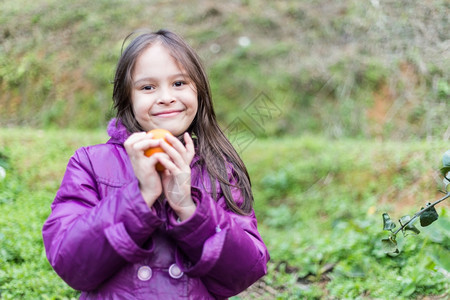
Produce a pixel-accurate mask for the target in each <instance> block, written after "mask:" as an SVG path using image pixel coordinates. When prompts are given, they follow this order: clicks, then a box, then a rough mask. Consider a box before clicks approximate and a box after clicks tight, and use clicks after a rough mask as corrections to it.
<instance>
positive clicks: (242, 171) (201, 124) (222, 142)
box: [113, 29, 253, 214]
mask: <svg viewBox="0 0 450 300" xmlns="http://www.w3.org/2000/svg"><path fill="white" fill-rule="evenodd" d="M134 34H135V33H132V34H130V35H129V36H128V37H127V38H125V40H124V44H125V42H126V41H127V40H128V39H129V38H130V37H131V36H133V35H134ZM157 41H158V42H161V44H162V45H163V46H164V47H166V49H168V50H169V51H170V53H171V54H172V56H173V57H174V58H175V60H176V61H177V62H178V63H179V64H181V65H182V66H183V67H184V68H185V70H186V71H187V73H188V75H189V77H190V78H191V79H192V81H193V82H194V84H195V86H196V88H197V101H198V110H197V114H196V116H195V118H194V120H193V121H192V124H191V125H190V127H189V129H188V132H190V133H191V134H192V133H193V134H195V135H196V136H197V141H196V147H197V149H196V150H197V154H198V155H199V157H200V160H199V163H200V164H201V165H204V166H205V167H206V170H207V171H208V174H209V177H210V180H211V187H212V193H213V196H214V198H217V190H216V185H215V184H214V182H215V180H218V181H219V184H220V188H221V190H222V192H223V194H224V196H225V199H226V203H227V206H228V208H229V209H230V210H231V211H233V212H236V213H238V214H248V213H250V212H251V210H252V206H253V195H252V191H251V182H250V177H249V175H248V172H247V168H246V167H245V165H244V163H243V161H242V160H241V158H240V157H239V155H238V153H237V152H236V150H235V149H234V147H233V146H232V145H231V143H230V142H229V140H228V139H227V138H226V136H225V134H224V133H223V132H222V130H221V129H220V127H219V125H218V123H217V120H216V115H215V113H214V109H213V103H212V98H211V89H210V86H209V81H208V77H207V75H206V72H205V69H204V67H203V65H202V63H201V61H200V58H199V57H198V55H197V54H196V52H195V51H194V50H193V49H192V48H191V47H190V46H189V45H188V44H187V43H186V42H185V41H184V40H183V39H182V38H181V37H180V36H179V35H177V34H175V33H173V32H171V31H168V30H163V29H161V30H159V31H157V32H147V33H141V34H139V35H138V36H137V37H136V38H134V39H133V40H132V41H131V42H130V43H129V45H128V46H127V47H126V49H125V50H124V51H123V52H122V55H121V57H120V59H119V62H118V64H117V69H116V75H115V78H114V90H113V101H114V108H115V109H116V111H117V119H118V120H120V121H121V122H122V123H123V124H124V125H125V127H126V128H127V129H128V131H129V132H137V131H142V130H143V129H142V127H141V126H140V125H139V123H138V122H137V120H136V118H135V116H134V113H133V109H132V101H131V88H132V73H133V69H134V66H135V63H136V60H137V58H138V57H139V55H140V54H141V53H142V51H144V50H145V49H147V48H148V47H149V46H151V45H153V44H154V43H155V42H157ZM227 164H231V165H232V167H233V173H232V174H231V176H232V178H233V181H235V182H236V183H235V184H231V183H230V180H229V179H228V172H227ZM230 187H233V188H238V189H239V190H240V191H241V194H242V197H243V199H244V201H243V203H242V204H241V205H238V204H237V203H236V202H235V201H234V199H233V197H232V194H231V189H230Z"/></svg>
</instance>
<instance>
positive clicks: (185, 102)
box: [131, 43, 198, 136]
mask: <svg viewBox="0 0 450 300" xmlns="http://www.w3.org/2000/svg"><path fill="white" fill-rule="evenodd" d="M132 78H133V86H132V94H131V99H132V104H133V112H134V115H135V117H136V120H137V121H138V122H139V124H140V125H141V126H142V128H143V129H144V130H145V131H149V130H151V129H155V128H164V129H167V130H169V131H170V132H171V133H172V134H173V135H175V136H180V135H181V134H183V133H184V132H185V131H186V130H187V129H188V128H189V126H190V125H191V123H192V121H193V120H194V117H195V115H196V113H197V108H198V103H197V89H196V87H195V84H194V83H193V81H192V80H191V79H190V78H189V75H188V74H187V72H186V70H185V69H184V68H183V66H181V65H179V64H178V63H177V61H176V60H175V59H174V58H173V57H172V55H171V54H170V52H169V51H168V50H167V49H166V48H165V47H164V46H162V45H161V43H155V44H153V45H151V46H150V47H148V48H147V49H145V50H144V51H143V52H142V53H141V54H140V55H139V57H138V58H137V60H136V64H135V66H134V70H133V73H132Z"/></svg>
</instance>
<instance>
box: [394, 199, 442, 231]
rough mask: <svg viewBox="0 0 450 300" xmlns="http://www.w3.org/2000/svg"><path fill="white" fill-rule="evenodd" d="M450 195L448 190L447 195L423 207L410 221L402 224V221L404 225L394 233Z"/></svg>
mask: <svg viewBox="0 0 450 300" xmlns="http://www.w3.org/2000/svg"><path fill="white" fill-rule="evenodd" d="M449 197H450V192H448V193H447V195H445V196H444V197H442V198H441V199H439V200H437V201H436V202H434V203H432V204H430V205H427V206H426V207H424V208H422V209H421V210H420V211H418V212H417V213H416V214H415V215H414V216H413V217H412V218H411V219H410V220H409V221H408V222H406V223H405V224H401V223H400V224H401V225H402V226H401V227H400V228H399V229H397V231H396V232H394V233H393V234H394V236H395V235H397V233H399V232H400V230H402V229H403V228H405V227H406V226H407V225H408V224H409V223H411V222H412V221H414V220H415V219H417V217H418V216H420V215H421V214H422V213H423V212H424V211H426V210H427V209H429V208H430V207H432V206H435V205H436V204H438V203H440V202H442V201H444V200H445V199H447V198H449Z"/></svg>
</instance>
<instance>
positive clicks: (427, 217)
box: [420, 206, 439, 227]
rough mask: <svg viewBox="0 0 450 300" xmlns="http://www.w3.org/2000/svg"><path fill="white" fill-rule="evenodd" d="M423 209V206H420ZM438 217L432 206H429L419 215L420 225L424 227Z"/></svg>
mask: <svg viewBox="0 0 450 300" xmlns="http://www.w3.org/2000/svg"><path fill="white" fill-rule="evenodd" d="M422 209H423V208H422ZM438 218H439V215H438V213H437V211H436V209H435V208H434V206H430V207H429V208H428V209H427V210H425V211H424V212H423V213H422V214H421V215H420V226H422V227H426V226H428V225H430V224H431V223H433V222H434V221H436V220H437V219H438Z"/></svg>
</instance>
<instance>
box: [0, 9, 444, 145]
mask: <svg viewBox="0 0 450 300" xmlns="http://www.w3.org/2000/svg"><path fill="white" fill-rule="evenodd" d="M449 11H450V10H449V3H448V1H445V0H442V1H439V0H437V1H436V0H435V1H415V0H412V1H379V0H371V1H356V0H339V1H331V2H330V1H323V0H305V1H264V0H239V1H236V0H235V1H225V2H219V1H143V0H132V1H118V0H113V1H110V0H99V1H88V0H79V1H60V0H46V1H44V0H38V1H29V0H28V1H27V0H15V1H2V2H1V3H0V107H1V110H0V125H1V126H15V125H29V126H38V127H43V128H48V127H76V128H85V129H92V128H98V127H104V126H105V123H106V121H107V120H108V119H109V118H110V117H111V116H112V112H111V95H112V85H111V81H112V79H113V75H114V69H115V64H116V62H117V59H118V56H119V54H120V51H121V46H122V41H123V39H124V38H125V36H126V35H127V34H129V33H130V32H132V31H133V30H136V29H140V28H149V29H151V30H157V29H159V28H168V29H172V30H174V31H176V32H178V33H180V34H181V35H182V36H184V37H185V38H186V39H187V40H188V42H189V43H190V44H191V45H192V46H193V47H194V48H195V49H197V50H198V52H199V54H200V56H201V57H202V58H203V60H204V63H205V65H206V67H207V70H208V73H209V76H210V81H211V84H212V89H213V98H214V101H215V107H216V111H217V114H218V117H219V120H220V122H221V123H222V124H223V126H224V127H226V125H227V124H229V123H231V122H232V121H233V120H234V119H235V118H236V116H237V115H239V113H240V111H241V110H242V109H243V108H244V107H245V106H246V105H247V104H248V103H250V102H251V101H252V99H254V98H255V97H257V95H258V94H259V93H260V92H264V93H265V94H266V95H267V96H268V97H269V98H270V99H271V100H272V101H274V102H275V103H277V105H278V107H280V109H281V110H282V114H281V115H280V116H279V117H277V118H276V119H274V120H272V122H270V123H269V124H266V126H265V128H264V130H263V131H259V132H257V134H258V135H259V136H273V135H286V134H295V135H299V134H302V133H305V132H311V133H318V132H320V133H324V134H326V135H327V136H330V137H381V138H398V139H409V138H425V137H426V138H438V139H442V138H445V139H448V138H449V136H450V127H449V124H448V122H445V121H446V120H448V119H446V116H447V115H448V111H449V105H450V104H449V97H450V83H449V74H450V73H449V72H450V71H449V70H450V50H449V32H450V27H449V19H448V18H449Z"/></svg>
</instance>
